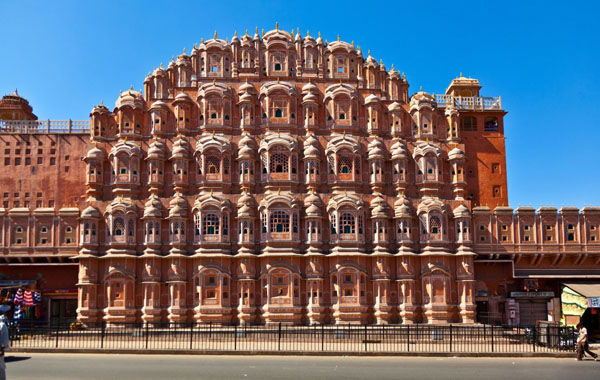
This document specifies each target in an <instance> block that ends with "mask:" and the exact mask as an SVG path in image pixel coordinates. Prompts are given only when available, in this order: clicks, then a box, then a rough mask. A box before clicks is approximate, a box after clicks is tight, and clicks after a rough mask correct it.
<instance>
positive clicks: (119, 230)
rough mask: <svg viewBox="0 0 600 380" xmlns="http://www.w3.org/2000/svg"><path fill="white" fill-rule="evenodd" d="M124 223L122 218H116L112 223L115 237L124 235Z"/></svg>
mask: <svg viewBox="0 0 600 380" xmlns="http://www.w3.org/2000/svg"><path fill="white" fill-rule="evenodd" d="M124 229H125V222H123V219H122V218H116V219H115V221H114V223H113V231H114V233H113V234H114V235H115V236H121V235H125V231H124Z"/></svg>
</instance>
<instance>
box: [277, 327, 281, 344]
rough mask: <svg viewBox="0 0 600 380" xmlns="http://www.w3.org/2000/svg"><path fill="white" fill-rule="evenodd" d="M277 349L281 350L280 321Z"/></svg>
mask: <svg viewBox="0 0 600 380" xmlns="http://www.w3.org/2000/svg"><path fill="white" fill-rule="evenodd" d="M277 351H281V322H279V328H278V329H277Z"/></svg>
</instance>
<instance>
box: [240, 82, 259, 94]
mask: <svg viewBox="0 0 600 380" xmlns="http://www.w3.org/2000/svg"><path fill="white" fill-rule="evenodd" d="M243 92H256V89H255V88H254V86H253V85H251V84H250V83H248V82H245V83H243V84H242V85H241V86H240V88H239V89H238V94H241V93H243Z"/></svg>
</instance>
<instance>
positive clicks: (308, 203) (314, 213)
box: [304, 193, 323, 218]
mask: <svg viewBox="0 0 600 380" xmlns="http://www.w3.org/2000/svg"><path fill="white" fill-rule="evenodd" d="M304 205H305V207H306V217H308V218H311V217H312V218H321V217H322V215H323V214H322V211H321V207H322V205H323V202H321V198H320V197H319V196H318V195H317V194H315V193H310V194H309V195H308V196H307V197H306V198H305V199H304Z"/></svg>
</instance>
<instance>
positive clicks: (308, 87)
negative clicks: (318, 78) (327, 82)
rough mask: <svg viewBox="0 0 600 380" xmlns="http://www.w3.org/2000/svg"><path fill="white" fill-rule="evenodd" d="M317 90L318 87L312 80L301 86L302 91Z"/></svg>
mask: <svg viewBox="0 0 600 380" xmlns="http://www.w3.org/2000/svg"><path fill="white" fill-rule="evenodd" d="M318 90H319V88H318V87H317V85H315V84H314V83H312V82H308V83H307V84H305V85H304V86H302V92H312V91H318Z"/></svg>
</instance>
